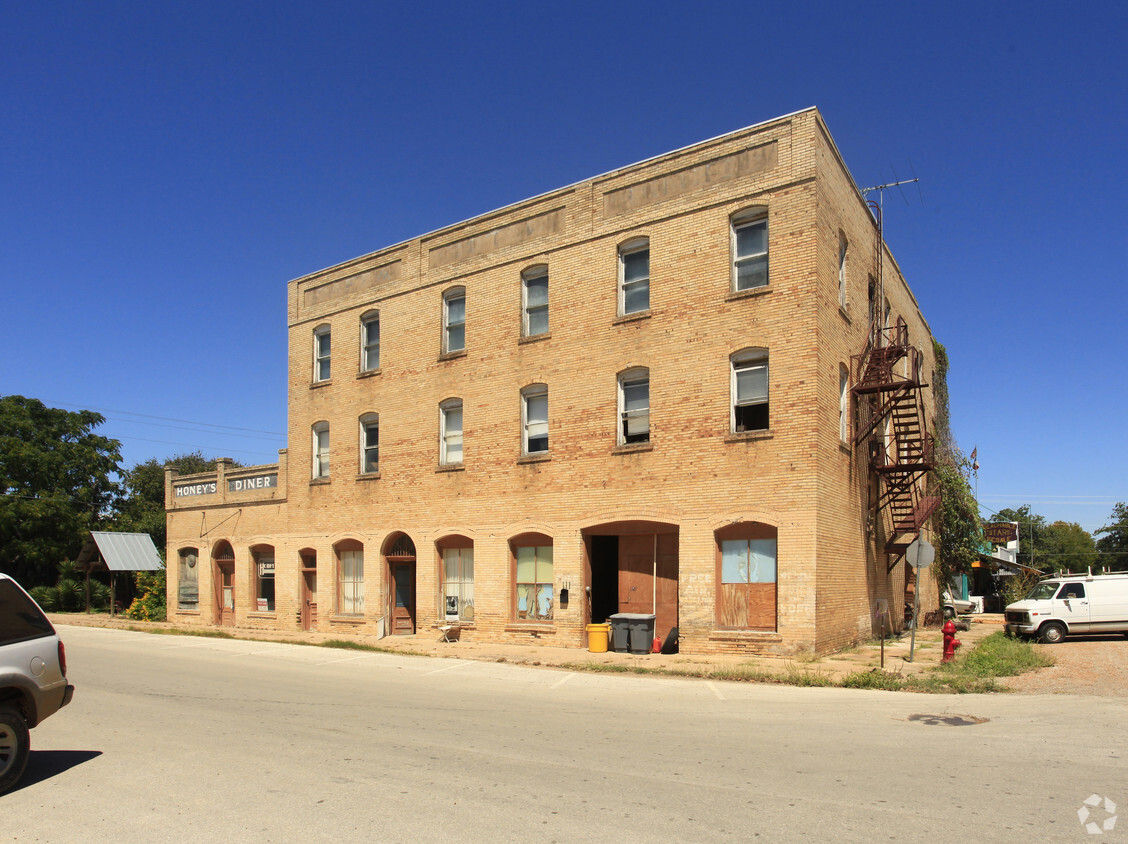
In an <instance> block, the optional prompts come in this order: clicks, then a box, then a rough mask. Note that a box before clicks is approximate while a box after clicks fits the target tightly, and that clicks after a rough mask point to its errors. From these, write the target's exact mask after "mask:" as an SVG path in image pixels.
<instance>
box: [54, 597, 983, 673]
mask: <svg viewBox="0 0 1128 844" xmlns="http://www.w3.org/2000/svg"><path fill="white" fill-rule="evenodd" d="M48 615H49V617H50V619H51V623H52V624H54V625H56V626H61V627H65V626H67V625H71V626H77V627H109V628H118V629H123V630H138V631H146V630H161V631H169V632H174V633H183V634H186V635H192V634H193V633H196V634H198V633H199V632H200V629H201V628H184V627H178V626H177V625H175V624H172V623H169V622H147V621H134V620H132V619H128V618H122V617H121V616H118V617H115V618H110V617H109V616H108V615H104V614H90V615H87V614H85V613H49V614H48ZM966 618H967V619H968V620H970V621H971V629H970V630H965V631H959V632H957V633H956V638H957V639H958V640H959V641H960V642H961V643H962V648H961V651H959V652H958V653H967V649H968V648H970V647H972V646H973V645H975V643H977V642H978V641H979V640H980V639H983V638H984V637H986V636H989V635H990V634H992V633H994V632H996V631H999V630H1002V624H1003V620H1002V616H1001V615H998V614H990V613H984V614H978V615H971V616H966ZM205 629H206V630H208V631H209V632H210V631H214V630H215V628H205ZM223 632H224V633H226V634H228V635H230V636H231V637H232V638H236V639H248V640H254V641H263V642H292V643H294V644H309V645H319V644H324V643H325V642H328V641H334V640H335V641H340V640H348V641H353V640H354V639H355V641H356V642H357V643H358V644H363V645H370V646H372V647H374V648H377V649H379V650H382V651H387V652H388V653H402V654H410V655H415V656H420V657H445V658H448V659H472V660H479V661H483V662H508V663H512V664H515V665H531V666H543V667H545V668H580V667H583V666H589V665H590V666H593V667H594V666H597V665H598V666H600V667H604V666H605V667H606V668H612V669H613V668H615V667H619V668H621V669H623V670H628V671H629V670H641V671H670V672H671V673H679V674H680V673H685V674H689V675H693V676H703V677H707V676H711V675H718V676H723V675H724V674H725V673H726V672H729V671H734V670H735V671H741V672H763V673H765V674H771V675H785V674H786V675H794V674H795V673H796V672H809V673H812V674H821V675H824V676H826V677H828V678H829V679H831V680H839V679H841V678H843V677H845V676H846V675H848V674H852V673H854V672H856V671H870V670H871V669H876V668H881V666H882V653H881V651H882V649H881V645H880V643H878V642H874V643H871V644H866V645H862V646H860V647H857V648H852V649H850V650H847V651H842V652H839V653H833V654H828V655H826V656H821V657H807V656H803V657H795V658H778V657H762V656H743V655H732V654H722V655H696V654H670V655H663V654H645V655H635V654H626V653H614V652H607V653H589V652H588V651H586V650H581V649H579V648H561V647H554V646H552V645H544V644H512V645H511V644H496V643H492V642H473V641H456V642H444V641H443V639H442V635H441V633H439V631H437V630H433V629H427V630H424V631H421V632H419V633H416V634H415V635H413V636H386V637H385V638H383V639H376V638H375V637H371V636H355V637H352V636H345V635H342V634H340V633H320V632H311V633H304V632H301V631H270V630H247V629H241V628H226V629H225V630H224V631H223ZM64 637H65V631H64ZM909 645H910V636H909V634H908V633H905V634H904V635H903V636H901V637H900V638H898V639H888V640H886V642H885V649H884V651H885V654H884V670H885V671H888V672H890V673H893V674H900V675H902V676H905V675H909V674H914V673H918V672H921V671H926V670H928V669H930V668H934V667H936V665H938V664H939V662H940V657H941V655H942V636H941V632H940V629H939V628H937V627H931V628H922V629H920V630H918V631H917V635H916V648H915V651H914V653H913V661H912V662H909ZM597 670H598V669H597Z"/></svg>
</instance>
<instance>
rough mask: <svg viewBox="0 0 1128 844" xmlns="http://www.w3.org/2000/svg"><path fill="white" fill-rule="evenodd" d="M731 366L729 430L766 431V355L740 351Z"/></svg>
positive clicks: (761, 352)
mask: <svg viewBox="0 0 1128 844" xmlns="http://www.w3.org/2000/svg"><path fill="white" fill-rule="evenodd" d="M730 360H731V364H732V430H733V431H734V432H737V433H739V432H741V431H766V430H768V352H767V350H766V349H744V350H743V351H739V352H737V353H736V354H734V355H733V356H732V357H731V358H730Z"/></svg>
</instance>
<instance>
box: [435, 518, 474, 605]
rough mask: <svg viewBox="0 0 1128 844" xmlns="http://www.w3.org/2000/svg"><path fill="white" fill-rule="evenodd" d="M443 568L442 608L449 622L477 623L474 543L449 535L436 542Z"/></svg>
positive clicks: (467, 538) (441, 579)
mask: <svg viewBox="0 0 1128 844" xmlns="http://www.w3.org/2000/svg"><path fill="white" fill-rule="evenodd" d="M435 547H436V549H437V550H438V553H439V561H440V565H441V567H442V568H441V572H440V574H441V576H440V581H441V583H442V593H443V598H442V600H443V609H442V612H443V614H444V617H445V618H446V620H447V621H473V620H474V540H472V539H470V538H469V537H466V536H446V537H443V538H442V539H440V540H439V541H438V542H437V543H435Z"/></svg>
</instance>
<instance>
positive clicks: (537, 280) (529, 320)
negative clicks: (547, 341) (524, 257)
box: [521, 264, 548, 337]
mask: <svg viewBox="0 0 1128 844" xmlns="http://www.w3.org/2000/svg"><path fill="white" fill-rule="evenodd" d="M547 333H548V265H547V264H538V265H537V266H535V267H529V268H528V269H527V270H525V271H524V272H523V273H521V335H522V336H523V337H536V336H537V335H539V334H547Z"/></svg>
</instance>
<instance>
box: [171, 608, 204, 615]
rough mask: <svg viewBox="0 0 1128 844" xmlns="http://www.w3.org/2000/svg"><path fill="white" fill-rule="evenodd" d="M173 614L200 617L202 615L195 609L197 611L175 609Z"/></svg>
mask: <svg viewBox="0 0 1128 844" xmlns="http://www.w3.org/2000/svg"><path fill="white" fill-rule="evenodd" d="M173 612H174V613H176V614H177V615H199V614H200V611H199V610H198V609H195V610H182V609H175V610H173Z"/></svg>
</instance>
